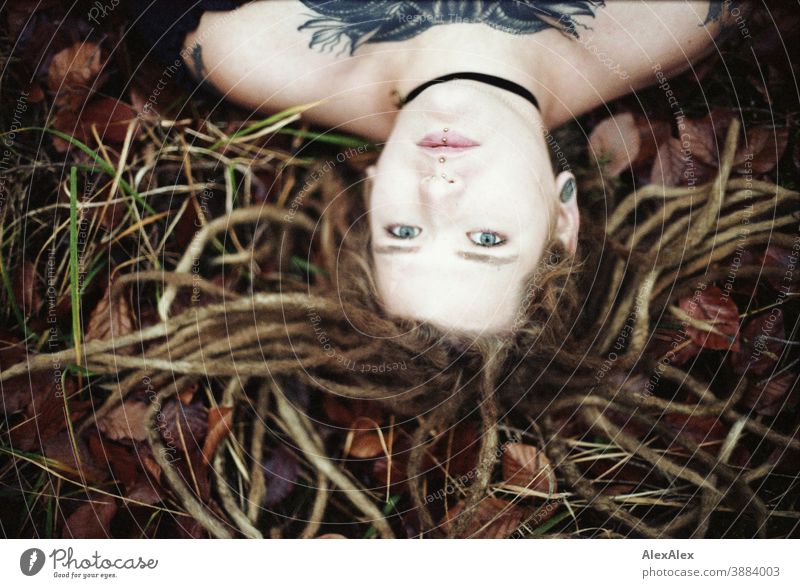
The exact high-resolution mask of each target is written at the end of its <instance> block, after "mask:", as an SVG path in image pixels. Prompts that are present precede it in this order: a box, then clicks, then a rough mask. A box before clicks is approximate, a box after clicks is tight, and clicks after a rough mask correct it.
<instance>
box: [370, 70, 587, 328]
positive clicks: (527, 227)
mask: <svg viewBox="0 0 800 588" xmlns="http://www.w3.org/2000/svg"><path fill="white" fill-rule="evenodd" d="M487 94H488V95H487ZM512 99H513V100H512ZM515 100H516V97H514V96H509V97H507V96H505V93H504V92H502V91H499V90H496V89H494V88H486V87H484V86H483V85H478V84H470V83H467V82H458V83H455V84H454V83H449V84H440V85H438V86H433V87H431V88H429V89H428V90H426V91H425V92H423V93H422V94H420V95H419V97H417V98H416V99H415V100H414V101H413V102H412V103H410V104H409V105H408V106H407V107H406V108H405V109H404V110H402V111H401V112H400V113H399V114H398V118H397V122H396V125H395V128H394V130H393V131H392V134H391V136H390V137H389V140H388V142H387V144H386V146H385V148H384V150H383V152H382V154H381V157H380V159H379V160H378V163H377V166H376V167H374V168H370V171H369V174H370V176H371V180H372V191H371V195H370V206H369V220H370V231H371V238H372V239H371V240H372V248H373V251H372V253H373V255H374V265H375V269H376V281H377V287H378V290H379V293H380V296H381V298H382V300H383V302H384V304H385V307H386V310H387V311H388V312H389V313H390V314H393V315H395V316H401V317H408V318H414V319H419V320H424V321H428V322H431V323H433V324H435V325H437V326H439V327H441V328H444V329H447V330H455V331H462V332H463V331H466V332H475V333H478V332H498V331H503V330H507V329H509V328H510V327H511V325H512V324H513V321H514V318H515V315H516V312H517V309H518V307H519V303H520V301H521V299H522V296H523V294H524V293H523V292H522V288H523V287H524V284H525V281H526V278H527V276H528V275H529V274H530V273H532V272H533V271H534V269H535V268H536V265H537V263H538V262H539V259H540V258H541V256H542V252H543V250H544V247H545V244H546V243H547V242H548V240H549V238H550V236H551V234H552V233H551V230H554V231H555V232H556V233H557V234H559V235H560V236H562V238H563V240H564V242H565V244H566V245H567V247H570V246H572V247H573V248H574V243H573V241H574V238H573V237H574V236H576V235H577V208H576V207H575V206H574V202H572V203H571V204H572V206H571V207H570V206H564V205H561V204H560V203H559V201H558V198H557V188H558V186H557V182H556V180H555V179H554V178H553V173H552V171H551V168H550V160H549V157H548V153H547V151H546V150H547V147H546V145H545V142H544V139H543V134H542V130H541V126H539V124H538V118H537V117H536V116H535V115H534V114H533V113H532V108H531V107H530V106H528V107H527V109H526V108H525V105H524V104H523V105H520V104H518V102H516V101H515ZM535 118H536V119H537V120H534V119H535ZM563 179H564V178H561V176H560V177H559V180H563ZM573 201H574V198H573ZM570 208H574V211H573V212H574V215H571V213H570ZM572 221H574V222H572ZM568 225H569V226H568ZM572 233H574V235H573V234H572Z"/></svg>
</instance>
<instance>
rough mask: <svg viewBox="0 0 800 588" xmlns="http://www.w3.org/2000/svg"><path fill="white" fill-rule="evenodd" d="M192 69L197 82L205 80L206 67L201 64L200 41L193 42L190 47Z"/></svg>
mask: <svg viewBox="0 0 800 588" xmlns="http://www.w3.org/2000/svg"><path fill="white" fill-rule="evenodd" d="M192 71H193V72H194V76H195V79H196V80H197V81H198V82H199V81H205V79H206V67H205V65H204V64H203V46H202V45H200V43H195V44H194V46H193V47H192Z"/></svg>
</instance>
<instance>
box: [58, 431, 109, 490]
mask: <svg viewBox="0 0 800 588" xmlns="http://www.w3.org/2000/svg"><path fill="white" fill-rule="evenodd" d="M74 447H77V448H78V459H76V458H75V451H74ZM42 455H44V456H45V457H46V458H47V459H51V460H53V461H56V462H58V464H59V465H58V466H54V467H55V468H56V469H60V470H62V471H64V472H68V477H69V478H71V479H73V480H85V481H86V483H88V484H99V483H101V482H103V481H104V480H106V479H108V470H107V469H106V468H103V467H101V465H99V464H98V463H97V461H96V460H95V459H94V456H93V455H92V453H91V451H90V450H89V446H88V445H87V443H86V442H85V441H84V440H83V439H81V438H80V437H77V438H75V446H73V443H72V439H71V438H70V435H69V433H68V432H67V431H61V432H60V433H58V434H57V435H55V436H53V437H51V438H49V439H48V440H47V441H45V442H44V443H43V444H42ZM79 461H80V463H79ZM103 463H104V462H100V464H103Z"/></svg>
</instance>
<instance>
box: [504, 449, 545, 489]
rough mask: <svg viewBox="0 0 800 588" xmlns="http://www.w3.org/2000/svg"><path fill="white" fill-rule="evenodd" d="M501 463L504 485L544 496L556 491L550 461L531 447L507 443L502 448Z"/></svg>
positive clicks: (542, 453)
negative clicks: (521, 488)
mask: <svg viewBox="0 0 800 588" xmlns="http://www.w3.org/2000/svg"><path fill="white" fill-rule="evenodd" d="M502 463H503V479H504V480H505V483H506V484H510V485H512V486H523V487H525V488H528V489H529V490H535V491H536V492H542V493H545V494H548V493H555V492H557V491H558V487H557V485H556V477H555V474H554V472H553V467H552V465H551V464H550V460H549V459H547V456H546V455H545V454H544V452H542V451H539V450H538V449H537V448H536V447H534V446H533V445H526V444H524V443H508V444H507V445H505V446H504V452H503V460H502ZM551 483H552V488H551V486H550V485H551Z"/></svg>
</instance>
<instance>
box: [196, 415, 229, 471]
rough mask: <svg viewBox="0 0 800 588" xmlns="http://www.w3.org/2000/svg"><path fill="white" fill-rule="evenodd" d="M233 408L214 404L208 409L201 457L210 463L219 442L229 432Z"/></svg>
mask: <svg viewBox="0 0 800 588" xmlns="http://www.w3.org/2000/svg"><path fill="white" fill-rule="evenodd" d="M232 424H233V409H232V408H231V407H230V406H214V407H211V408H210V409H209V410H208V435H206V440H205V441H204V442H203V457H204V458H205V460H206V462H207V463H211V460H212V458H213V457H214V453H215V452H216V450H217V447H218V446H219V444H220V442H221V441H222V440H223V439H224V438H225V437H226V436H227V435H228V433H230V432H231V425H232Z"/></svg>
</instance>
